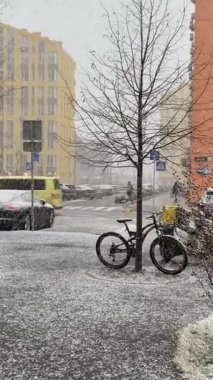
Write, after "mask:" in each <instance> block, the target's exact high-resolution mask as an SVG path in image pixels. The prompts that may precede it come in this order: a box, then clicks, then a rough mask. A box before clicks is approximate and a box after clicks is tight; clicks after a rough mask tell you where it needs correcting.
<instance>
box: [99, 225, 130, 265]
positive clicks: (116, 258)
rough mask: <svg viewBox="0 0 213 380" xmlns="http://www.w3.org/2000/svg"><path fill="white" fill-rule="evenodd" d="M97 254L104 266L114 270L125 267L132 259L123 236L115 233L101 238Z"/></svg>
mask: <svg viewBox="0 0 213 380" xmlns="http://www.w3.org/2000/svg"><path fill="white" fill-rule="evenodd" d="M96 252H97V255H98V257H99V259H100V260H101V262H102V263H103V264H104V265H106V266H108V267H110V268H114V269H119V268H122V267H124V266H125V265H126V264H127V263H128V261H129V259H130V250H129V246H128V243H127V242H126V240H125V239H124V238H123V237H122V236H121V235H119V234H117V233H113V232H111V233H106V234H103V235H101V236H100V237H99V239H98V240H97V243H96Z"/></svg>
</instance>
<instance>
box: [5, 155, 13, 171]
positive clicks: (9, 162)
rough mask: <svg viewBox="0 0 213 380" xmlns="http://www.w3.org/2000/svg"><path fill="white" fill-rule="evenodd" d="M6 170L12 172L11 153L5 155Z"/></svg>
mask: <svg viewBox="0 0 213 380" xmlns="http://www.w3.org/2000/svg"><path fill="white" fill-rule="evenodd" d="M6 170H7V171H8V172H10V173H12V172H13V155H12V154H7V155H6Z"/></svg>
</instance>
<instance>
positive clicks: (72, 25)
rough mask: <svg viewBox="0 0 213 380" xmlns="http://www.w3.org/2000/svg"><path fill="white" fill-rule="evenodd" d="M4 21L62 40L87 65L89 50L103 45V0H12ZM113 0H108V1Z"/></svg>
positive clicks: (111, 0)
mask: <svg viewBox="0 0 213 380" xmlns="http://www.w3.org/2000/svg"><path fill="white" fill-rule="evenodd" d="M10 1H11V3H12V4H13V6H12V8H11V9H10V10H8V11H7V13H6V16H5V18H4V21H6V22H7V23H9V24H11V25H13V26H16V27H18V28H26V29H28V31H30V32H39V31H40V32H42V34H43V35H46V36H48V37H49V38H51V39H56V40H58V41H62V42H63V45H64V48H65V49H66V50H67V51H68V53H69V54H71V55H72V57H73V58H74V60H75V61H76V62H77V64H78V65H80V64H81V65H82V67H84V66H85V65H86V62H88V61H87V59H86V55H87V53H88V52H89V51H90V50H94V49H100V48H101V46H102V34H103V32H104V25H103V23H104V19H103V17H102V15H103V10H102V8H101V5H100V0H10ZM112 2H113V0H107V4H110V3H112Z"/></svg>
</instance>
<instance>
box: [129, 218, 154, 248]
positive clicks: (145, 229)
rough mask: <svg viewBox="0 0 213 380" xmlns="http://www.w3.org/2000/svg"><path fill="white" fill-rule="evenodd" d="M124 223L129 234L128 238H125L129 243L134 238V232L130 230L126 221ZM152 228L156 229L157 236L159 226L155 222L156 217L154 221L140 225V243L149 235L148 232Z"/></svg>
mask: <svg viewBox="0 0 213 380" xmlns="http://www.w3.org/2000/svg"><path fill="white" fill-rule="evenodd" d="M124 224H125V227H126V230H127V232H128V234H129V236H130V238H129V239H128V240H127V242H128V244H129V243H130V244H131V243H132V242H133V241H134V240H135V239H136V233H135V232H131V231H130V229H129V227H128V225H127V223H126V222H125V223H124ZM152 230H156V233H157V236H159V226H158V224H157V222H156V219H154V221H153V222H152V223H149V224H146V225H145V226H143V227H142V244H143V243H144V240H145V239H146V238H147V236H148V235H149V233H150V232H151V231H152Z"/></svg>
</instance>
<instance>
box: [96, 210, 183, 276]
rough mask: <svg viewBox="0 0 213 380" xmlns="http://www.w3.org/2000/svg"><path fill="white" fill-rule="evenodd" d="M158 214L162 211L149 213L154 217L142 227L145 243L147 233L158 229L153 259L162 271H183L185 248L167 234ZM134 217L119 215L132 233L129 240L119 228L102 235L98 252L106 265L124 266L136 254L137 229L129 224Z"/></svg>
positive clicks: (98, 243) (97, 245)
mask: <svg viewBox="0 0 213 380" xmlns="http://www.w3.org/2000/svg"><path fill="white" fill-rule="evenodd" d="M157 215H159V213H152V215H151V216H149V217H147V219H152V220H153V221H152V223H149V224H147V225H145V226H144V227H143V228H142V243H144V240H145V239H146V237H147V236H148V234H149V233H150V232H151V231H152V230H155V231H156V233H157V237H156V238H155V239H154V240H153V241H152V243H151V246H150V251H149V253H150V258H151V260H152V263H153V264H154V266H155V267H156V268H157V269H159V270H160V271H161V272H163V273H166V274H173V275H175V274H178V273H180V272H182V271H183V270H184V269H185V268H186V266H187V264H188V256H187V252H186V248H185V246H184V244H183V243H182V242H181V241H179V240H177V239H176V238H175V237H174V236H171V235H166V234H164V232H163V228H162V227H161V225H160V224H159V223H157V219H156V216H157ZM131 221H132V219H117V222H118V223H123V224H124V225H125V228H126V231H127V233H128V235H129V238H128V239H127V240H126V239H125V238H124V237H123V236H122V235H120V234H119V233H117V232H106V233H103V234H102V235H100V236H99V238H98V240H97V242H96V253H97V256H98V258H99V260H100V261H101V262H102V263H103V264H104V265H105V266H107V267H109V268H112V269H121V268H123V267H125V266H126V265H127V264H128V262H129V260H130V258H131V257H132V256H134V255H135V252H136V232H135V231H130V229H129V227H128V224H127V223H128V222H131Z"/></svg>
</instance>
